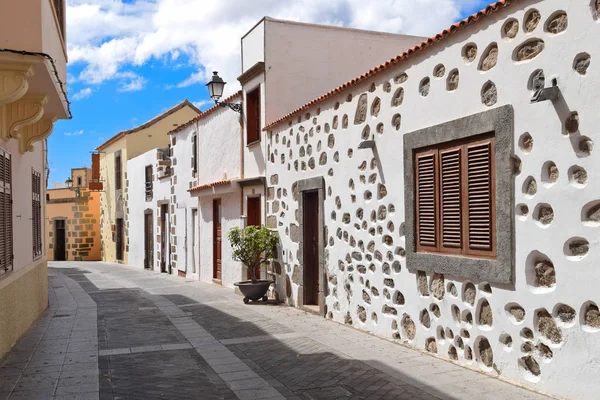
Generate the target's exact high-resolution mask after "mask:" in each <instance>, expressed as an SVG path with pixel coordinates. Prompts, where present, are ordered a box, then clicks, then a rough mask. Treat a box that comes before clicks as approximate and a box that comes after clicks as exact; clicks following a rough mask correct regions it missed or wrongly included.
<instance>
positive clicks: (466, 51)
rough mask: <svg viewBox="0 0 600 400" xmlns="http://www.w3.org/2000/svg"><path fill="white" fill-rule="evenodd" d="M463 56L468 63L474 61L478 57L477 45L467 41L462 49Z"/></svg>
mask: <svg viewBox="0 0 600 400" xmlns="http://www.w3.org/2000/svg"><path fill="white" fill-rule="evenodd" d="M462 56H463V58H464V60H465V62H466V63H467V64H470V63H472V62H473V61H475V59H476V58H477V45H476V44H475V43H467V44H466V45H465V46H464V47H463V49H462Z"/></svg>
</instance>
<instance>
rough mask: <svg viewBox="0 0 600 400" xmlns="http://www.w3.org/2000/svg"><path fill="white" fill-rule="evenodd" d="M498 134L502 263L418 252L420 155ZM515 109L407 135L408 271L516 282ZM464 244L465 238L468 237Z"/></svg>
mask: <svg viewBox="0 0 600 400" xmlns="http://www.w3.org/2000/svg"><path fill="white" fill-rule="evenodd" d="M491 132H493V133H494V141H495V144H494V146H493V147H494V154H493V157H494V164H495V170H494V172H493V175H494V179H495V192H494V194H493V199H494V201H495V218H493V223H495V232H496V236H495V240H494V244H495V248H496V258H495V259H492V258H490V257H487V258H486V257H482V256H481V255H474V256H471V255H470V256H464V255H462V254H439V253H431V252H418V251H417V248H416V229H415V226H416V222H417V221H416V215H415V214H416V213H415V211H416V207H415V203H416V189H415V181H416V177H415V161H414V157H413V154H414V151H415V150H417V149H425V148H428V147H432V146H438V147H440V146H441V145H442V144H444V143H447V144H450V143H451V142H455V141H458V140H461V139H468V138H473V137H475V136H480V135H482V134H485V133H491ZM513 154H514V110H513V107H512V106H511V105H505V106H501V107H497V108H494V109H491V110H487V111H484V112H480V113H476V114H473V115H469V116H466V117H462V118H459V119H456V120H453V121H449V122H443V123H440V124H438V125H434V126H431V127H428V128H424V129H420V130H417V131H414V132H409V133H406V134H404V136H403V157H404V170H403V173H402V175H403V176H404V185H403V186H404V207H405V210H404V211H405V227H404V232H405V235H406V237H405V250H406V267H407V269H408V270H409V271H410V272H413V273H415V272H417V271H425V272H435V273H441V274H449V275H453V276H456V277H462V278H468V279H473V280H476V281H488V282H493V283H513V282H514V279H515V278H514V263H515V251H514V249H515V244H514V238H515V235H514V219H515V216H514V202H515V200H514V173H513V169H514V166H513ZM463 240H464V238H463Z"/></svg>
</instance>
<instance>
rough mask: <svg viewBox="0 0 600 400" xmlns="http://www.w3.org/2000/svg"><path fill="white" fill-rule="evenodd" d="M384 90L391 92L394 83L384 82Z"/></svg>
mask: <svg viewBox="0 0 600 400" xmlns="http://www.w3.org/2000/svg"><path fill="white" fill-rule="evenodd" d="M383 91H384V92H386V93H389V92H391V91H392V84H391V83H390V82H389V81H388V82H385V83H384V84H383Z"/></svg>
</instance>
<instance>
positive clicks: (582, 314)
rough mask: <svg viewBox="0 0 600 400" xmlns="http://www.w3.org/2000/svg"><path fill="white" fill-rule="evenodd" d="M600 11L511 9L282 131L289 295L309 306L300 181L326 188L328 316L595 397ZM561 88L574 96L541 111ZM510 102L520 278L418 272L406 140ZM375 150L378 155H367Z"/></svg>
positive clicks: (271, 158) (274, 143) (598, 6)
mask: <svg viewBox="0 0 600 400" xmlns="http://www.w3.org/2000/svg"><path fill="white" fill-rule="evenodd" d="M599 15H600V2H597V1H592V2H590V1H589V0H573V1H568V2H565V1H560V0H545V1H535V0H525V1H519V2H512V3H511V4H510V5H509V6H507V7H499V9H498V10H497V11H495V12H493V13H491V15H488V16H486V17H481V18H480V19H479V20H478V21H477V22H474V23H473V25H472V26H467V27H463V28H461V29H459V30H456V31H455V32H454V30H453V32H454V33H452V34H449V35H448V37H446V38H445V39H443V40H442V41H441V42H440V43H430V44H429V45H428V46H427V48H426V49H424V50H421V51H416V52H414V53H411V54H410V55H409V54H406V55H405V56H404V57H403V59H401V60H394V61H393V62H390V63H389V64H388V65H387V66H382V67H380V70H379V72H377V73H370V75H369V76H368V77H366V78H363V79H361V80H359V81H358V83H355V84H352V85H349V86H348V87H346V88H342V89H340V90H338V91H337V92H336V93H334V94H332V95H330V96H328V97H327V98H326V99H324V100H322V101H319V102H317V103H315V104H312V105H310V106H307V107H306V108H303V109H302V111H300V112H296V113H295V114H294V115H293V116H291V117H290V118H288V119H287V120H285V121H283V122H282V123H280V124H278V125H276V126H274V127H271V128H270V129H269V132H268V136H269V138H268V145H267V154H268V163H267V183H268V188H267V224H268V225H269V226H271V227H274V228H277V229H278V231H279V234H280V237H281V240H282V243H281V252H280V255H279V258H278V260H277V261H276V263H275V265H276V268H275V270H280V271H281V273H280V275H279V276H278V277H277V287H278V293H279V295H280V296H281V297H283V298H286V299H287V301H288V302H289V303H290V304H298V303H299V302H301V298H302V295H301V281H302V279H303V278H302V276H303V265H302V263H301V262H300V261H299V260H300V259H301V257H300V251H301V246H300V243H299V232H298V230H299V227H300V215H299V208H298V202H299V201H298V200H299V193H298V186H297V182H298V181H300V180H304V179H309V178H313V177H323V178H324V180H325V201H324V204H323V209H324V214H325V228H324V231H325V232H324V236H325V240H324V243H322V244H321V245H322V246H323V248H324V263H325V275H326V276H325V277H324V278H325V280H326V282H327V284H326V287H324V288H322V289H323V290H324V291H325V293H326V297H325V303H326V304H325V305H326V311H325V315H326V317H327V318H330V319H333V320H335V321H338V322H340V323H345V324H351V325H353V326H355V327H357V328H358V329H362V330H365V331H369V332H371V333H373V334H376V335H380V336H383V337H386V338H390V339H394V340H397V341H398V342H399V343H403V344H405V345H408V346H413V347H416V348H419V349H423V350H426V351H429V352H432V353H436V354H438V355H440V356H442V357H446V358H448V359H450V360H453V361H454V362H457V363H460V364H461V365H464V366H466V367H469V368H473V369H477V370H480V371H483V372H486V373H489V374H493V375H497V376H499V377H501V378H503V379H508V380H512V381H516V382H519V383H520V384H523V385H526V386H528V387H530V388H532V389H535V390H540V391H544V392H549V393H552V394H556V395H559V396H564V397H569V398H590V397H593V396H594V395H595V393H596V392H597V391H598V390H600V385H599V384H598V383H596V382H595V381H593V380H590V379H589V377H591V376H596V375H597V374H598V372H600V367H598V366H599V365H600V350H598V349H600V312H599V311H598V310H599V308H598V304H599V302H600V297H599V295H598V293H599V292H598V290H597V287H596V285H595V282H597V281H598V280H600V270H598V268H597V265H598V263H599V262H600V247H598V243H599V242H600V240H599V238H600V231H598V229H599V227H600V195H599V193H600V189H599V187H600V176H596V174H594V171H599V170H600V159H599V158H598V155H597V154H596V153H595V152H594V142H596V141H598V140H600V138H598V132H597V126H598V123H599V122H600V120H599V117H598V113H597V112H596V110H595V108H596V105H597V104H596V97H597V94H596V93H597V92H598V89H600V69H598V68H596V67H594V65H595V64H594V63H593V59H594V57H595V56H596V55H600V42H599V41H597V40H596V38H597V37H598V35H599V34H600V20H599V18H598V17H599ZM307 56H309V55H307ZM553 80H556V81H555V84H556V85H557V86H558V88H559V89H560V96H559V98H558V99H557V100H556V101H554V102H552V101H541V102H532V101H531V100H532V99H534V98H535V97H536V91H537V90H538V89H540V88H543V87H550V86H552V85H553V84H554V83H553ZM328 89H329V88H323V92H325V91H326V90H328ZM504 106H510V107H511V108H512V110H514V120H510V121H508V120H507V121H506V122H504V123H507V124H511V125H512V126H511V128H512V132H514V133H513V137H512V140H511V141H510V142H512V144H510V143H508V144H507V146H508V149H502V150H504V151H506V150H508V151H509V153H510V157H511V159H512V170H511V171H509V172H508V175H509V176H505V175H502V176H501V177H502V178H503V179H508V182H509V185H510V192H511V193H512V195H511V201H510V207H509V209H510V210H511V213H510V214H509V215H505V216H504V218H510V219H511V221H512V224H511V226H513V228H512V232H510V238H511V239H510V240H512V241H513V243H514V250H513V251H514V254H512V255H511V256H512V259H513V262H512V263H511V264H512V265H511V267H512V280H511V282H510V283H497V282H494V281H493V280H491V279H490V280H481V279H476V278H475V277H474V275H473V274H472V273H473V271H469V269H467V268H465V270H464V274H461V273H460V272H459V273H457V274H452V275H451V274H442V273H440V272H439V271H434V272H425V271H423V270H422V269H419V266H418V265H410V266H409V265H407V258H406V250H407V248H408V247H409V245H411V244H410V243H407V229H409V227H408V226H407V218H406V217H407V213H409V212H413V211H412V210H411V209H407V202H406V201H405V195H406V193H405V192H406V191H405V187H404V186H405V181H406V176H407V175H408V174H413V171H408V170H405V169H404V156H403V152H404V136H405V135H407V134H409V133H412V132H415V131H421V130H423V129H424V128H431V129H432V131H435V127H436V126H438V125H440V126H441V125H442V124H445V123H448V122H450V121H455V120H458V119H461V118H465V117H469V116H473V115H477V114H481V113H484V112H486V111H489V110H492V109H496V108H500V107H504ZM481 133H486V132H481ZM368 140H374V142H375V145H374V147H373V148H371V147H364V146H360V144H361V143H362V142H365V141H368ZM497 150H498V149H497ZM409 269H410V270H409ZM411 271H414V272H411Z"/></svg>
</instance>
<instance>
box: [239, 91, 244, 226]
mask: <svg viewBox="0 0 600 400" xmlns="http://www.w3.org/2000/svg"><path fill="white" fill-rule="evenodd" d="M243 100H244V92H242V102H243ZM244 115H245V114H243V113H241V114H240V178H241V179H244ZM241 189H242V191H241V192H240V217H241V216H242V215H244V187H243V186H242V187H241ZM240 219H241V218H240Z"/></svg>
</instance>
